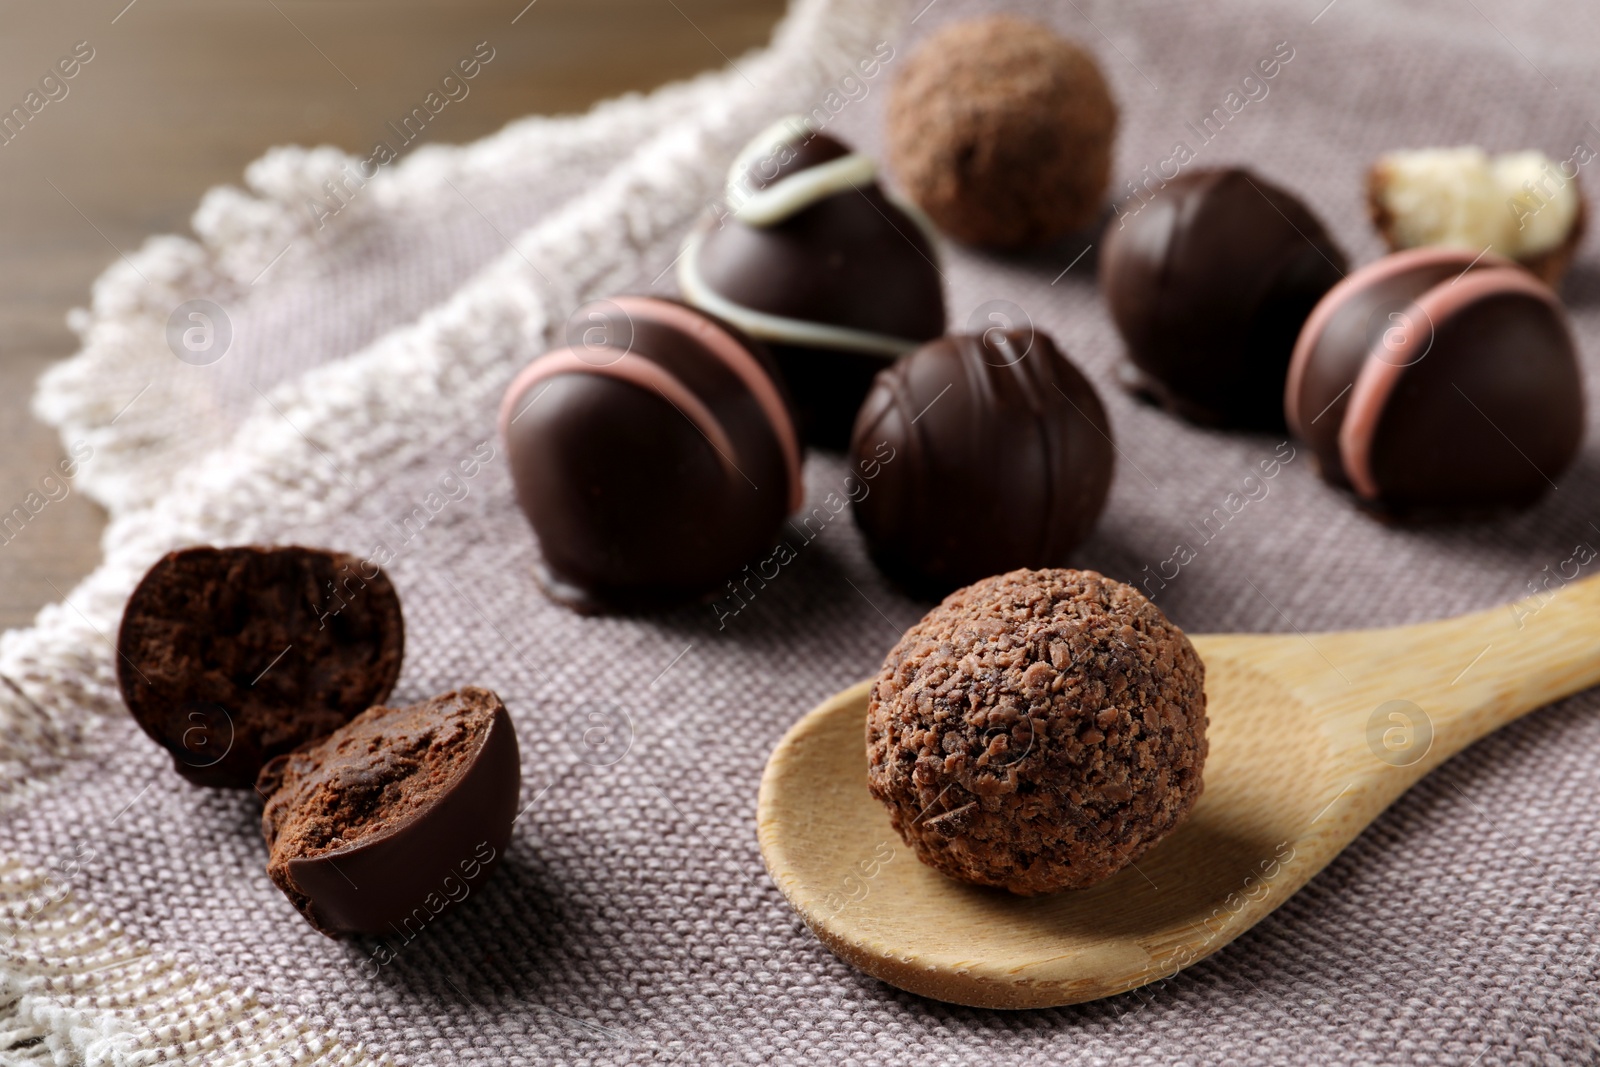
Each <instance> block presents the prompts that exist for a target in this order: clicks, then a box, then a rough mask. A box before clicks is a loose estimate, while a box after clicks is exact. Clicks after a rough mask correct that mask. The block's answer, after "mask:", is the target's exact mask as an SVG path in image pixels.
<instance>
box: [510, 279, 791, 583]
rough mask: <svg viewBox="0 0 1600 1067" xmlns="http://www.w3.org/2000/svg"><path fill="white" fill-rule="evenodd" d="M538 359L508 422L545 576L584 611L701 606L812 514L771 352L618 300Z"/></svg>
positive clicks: (663, 303)
mask: <svg viewBox="0 0 1600 1067" xmlns="http://www.w3.org/2000/svg"><path fill="white" fill-rule="evenodd" d="M578 318H579V319H580V320H581V321H584V322H589V323H590V325H589V326H588V328H587V329H586V330H585V331H584V334H583V336H582V337H581V338H580V339H579V343H577V344H575V345H571V346H568V347H564V348H558V349H555V350H553V351H550V352H547V353H545V354H544V355H542V356H540V357H539V358H538V359H536V360H534V361H533V362H532V363H531V364H529V365H528V367H527V368H526V369H525V370H524V371H523V372H522V373H521V374H519V375H518V376H517V378H516V380H515V381H513V382H512V383H511V386H510V388H509V389H507V390H506V394H505V400H504V403H503V404H502V405H501V408H500V433H501V436H502V437H503V438H504V439H505V442H506V449H507V453H508V455H509V461H510V464H511V474H512V478H513V480H514V481H515V484H516V492H517V501H518V503H519V504H521V505H522V510H523V511H524V512H525V513H526V514H527V516H528V522H529V523H530V524H532V526H533V530H534V533H535V534H536V535H537V536H538V538H539V549H540V557H541V558H540V560H539V562H538V564H537V565H536V571H535V574H536V576H537V577H538V578H539V580H540V582H541V583H542V584H543V586H544V588H545V589H546V591H547V592H549V594H550V595H551V596H552V597H553V598H554V599H556V600H558V601H560V602H562V603H565V604H567V605H569V606H571V607H573V608H576V609H578V610H580V611H604V610H633V609H643V608H652V607H657V606H664V605H669V604H673V603H678V602H682V601H686V600H691V599H694V598H695V597H698V596H700V595H702V594H705V593H708V592H710V591H711V590H713V589H714V588H715V587H716V586H717V585H718V583H719V582H721V581H722V579H724V578H726V577H727V576H728V575H730V574H732V573H733V572H734V571H736V570H738V569H739V567H740V566H742V565H743V564H745V563H746V562H748V561H750V560H751V559H753V558H755V557H756V556H757V555H758V554H760V553H761V552H763V551H765V550H766V549H767V548H769V547H770V546H771V545H772V543H773V541H774V540H775V538H776V537H777V533H778V529H779V526H780V524H781V523H782V522H783V519H784V517H785V516H786V515H788V514H789V513H790V512H791V511H793V510H794V509H795V508H797V507H799V505H800V500H801V492H802V486H801V482H800V444H799V441H798V438H797V436H796V434H795V429H794V422H793V417H792V415H791V414H790V410H789V406H788V403H787V401H786V400H785V398H784V396H783V393H782V390H781V389H780V388H779V386H778V384H777V381H776V378H775V374H776V371H775V370H774V369H773V368H772V366H771V364H770V361H769V359H768V357H767V356H766V353H765V352H764V351H763V350H762V348H761V346H760V345H759V344H755V343H753V342H751V341H750V339H749V338H747V337H744V336H743V335H742V334H740V333H739V332H738V331H737V330H735V329H733V328H731V327H729V326H728V325H727V324H726V323H723V322H721V321H719V320H717V319H715V318H712V317H711V316H709V315H706V314H705V313H703V312H700V311H697V310H695V309H694V308H691V307H687V306H685V305H683V304H679V303H676V302H674V301H670V300H659V299H656V298H654V297H639V296H620V297H616V298H615V299H613V300H604V301H599V302H597V303H596V304H593V305H591V306H590V307H589V308H588V309H584V310H583V313H582V314H581V315H580V316H578Z"/></svg>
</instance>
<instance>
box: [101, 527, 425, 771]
mask: <svg viewBox="0 0 1600 1067" xmlns="http://www.w3.org/2000/svg"><path fill="white" fill-rule="evenodd" d="M404 647H405V626H404V621H403V619H402V617H401V614H400V599H399V597H398V596H397V595H396V594H395V591H394V586H393V585H391V584H390V583H389V579H388V577H386V576H385V575H384V573H383V571H382V570H381V569H379V568H378V567H377V565H375V564H372V563H369V562H365V561H363V560H360V559H358V558H357V557H355V556H348V555H345V554H343V553H340V552H329V551H326V550H323V549H316V548H300V547H295V546H284V547H276V548H262V547H255V546H244V547H238V548H212V547H209V546H202V547H197V548H186V549H183V550H181V551H178V552H172V553H169V554H167V555H166V556H163V557H162V558H161V559H160V560H159V561H157V563H156V564H155V566H153V567H151V568H150V570H149V571H148V572H147V573H146V574H145V576H144V577H143V578H142V579H141V580H140V581H139V585H138V587H137V588H135V589H134V591H133V595H132V596H131V597H129V598H128V604H127V607H126V608H125V609H124V610H123V613H122V625H121V628H120V629H119V631H118V633H117V653H118V655H117V684H118V686H119V687H120V688H121V690H122V698H123V700H124V701H125V702H126V703H127V705H128V710H129V711H130V712H131V713H132V714H133V717H134V719H135V721H137V722H138V723H139V725H140V726H141V727H143V729H144V732H145V733H147V734H149V735H150V736H151V737H152V738H154V739H155V740H156V741H158V742H159V743H160V744H161V745H163V746H164V747H165V748H166V749H167V750H168V751H169V752H171V753H172V763H173V766H174V767H175V768H176V769H177V771H178V773H179V774H181V775H183V776H184V777H185V778H187V779H188V780H189V781H191V782H193V783H195V784H196V785H208V786H227V787H233V788H239V789H247V788H249V787H250V786H251V785H252V784H254V782H255V780H256V773H257V772H258V771H259V770H260V769H261V765H262V764H264V763H266V762H267V760H269V759H271V758H272V757H274V756H276V755H278V754H279V753H283V752H287V751H289V750H290V749H292V748H294V747H295V746H296V745H299V744H301V743H303V742H305V741H310V740H312V739H314V738H318V737H322V736H323V735H324V734H327V733H329V732H331V731H332V730H334V729H335V728H336V727H338V726H341V725H343V724H344V723H346V722H348V721H349V720H350V719H352V718H354V717H355V716H356V715H358V714H360V713H361V712H363V711H365V710H366V709H367V708H368V707H370V706H371V705H373V704H375V703H377V702H378V701H381V700H383V699H384V698H385V697H387V696H388V695H389V691H390V690H391V689H393V688H394V683H395V679H396V678H397V677H399V674H400V658H401V653H402V650H403V649H404Z"/></svg>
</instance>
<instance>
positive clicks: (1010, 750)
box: [867, 570, 1207, 895]
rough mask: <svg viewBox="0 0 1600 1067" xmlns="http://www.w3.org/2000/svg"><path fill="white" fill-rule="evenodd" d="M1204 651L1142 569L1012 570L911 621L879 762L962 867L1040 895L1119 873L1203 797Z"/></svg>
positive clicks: (914, 829)
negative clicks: (1139, 584) (1142, 588)
mask: <svg viewBox="0 0 1600 1067" xmlns="http://www.w3.org/2000/svg"><path fill="white" fill-rule="evenodd" d="M1206 723H1207V719H1206V694H1205V667H1204V665H1203V664H1202V663H1201V662H1200V657H1199V656H1198V655H1196V654H1195V650H1194V647H1193V646H1192V645H1190V644H1189V640H1188V638H1186V637H1184V636H1183V632H1182V631H1181V630H1179V629H1178V628H1177V627H1176V626H1174V625H1172V623H1170V622H1168V621H1167V618H1166V616H1165V615H1163V614H1162V613H1161V612H1160V610H1158V609H1157V608H1156V606H1155V605H1154V604H1152V603H1150V601H1148V600H1146V599H1145V598H1144V596H1143V595H1142V594H1141V593H1140V592H1139V591H1138V590H1136V589H1134V588H1133V587H1132V586H1127V585H1123V584H1122V583H1121V582H1115V581H1112V580H1111V579H1109V578H1105V577H1103V576H1101V575H1099V574H1096V573H1094V572H1093V571H1073V570H1042V571H1026V570H1022V571H1012V572H1011V573H1009V574H1001V575H997V576H996V577H993V578H986V579H984V580H983V581H981V582H978V583H977V584H975V585H971V586H968V587H967V588H965V589H962V590H959V591H957V592H955V593H952V594H951V595H950V596H948V597H946V598H945V601H944V603H942V604H940V605H939V606H938V607H937V608H934V609H933V610H932V611H930V612H929V613H928V614H927V615H926V616H924V617H923V619H922V621H921V622H919V623H917V624H916V625H915V626H913V627H912V628H911V629H910V630H907V631H906V634H905V636H904V637H902V638H901V639H900V643H899V644H897V645H895V647H894V650H893V651H891V652H890V653H889V657H888V659H886V660H885V661H884V664H883V670H882V671H881V672H880V673H879V675H878V679H877V681H876V683H874V685H873V687H872V694H871V697H870V698H869V701H868V704H867V760H868V767H867V775H868V779H867V780H868V785H869V786H870V788H871V789H872V795H873V796H875V797H877V798H878V799H879V800H881V801H882V802H883V803H884V804H885V805H886V806H887V807H888V809H889V817H890V820H891V821H892V822H893V824H894V828H895V829H896V830H898V831H899V833H900V836H901V837H903V838H904V839H905V841H906V844H908V845H910V846H911V847H912V849H914V850H915V851H916V853H917V856H918V857H919V858H920V859H921V860H922V861H923V862H924V863H927V864H928V865H929V866H931V867H934V868H936V869H938V870H940V871H942V872H944V873H945V874H947V875H949V876H951V877H952V878H959V879H961V880H962V881H967V882H976V883H978V884H980V885H992V886H1000V887H1003V888H1005V889H1009V890H1010V891H1011V892H1013V893H1018V894H1022V895H1033V894H1036V893H1049V892H1052V891H1054V890H1057V889H1082V888H1084V887H1086V886H1091V885H1094V884H1095V883H1096V882H1099V881H1102V880H1104V879H1106V878H1109V877H1111V876H1112V875H1113V874H1115V873H1117V872H1118V871H1120V870H1122V869H1123V868H1124V867H1126V866H1127V865H1128V864H1130V863H1133V862H1135V861H1136V860H1137V859H1138V858H1139V857H1140V856H1142V855H1144V854H1145V853H1146V852H1148V851H1149V850H1150V849H1151V848H1152V847H1153V846H1154V845H1155V844H1156V842H1158V841H1160V840H1161V839H1162V838H1163V837H1165V836H1166V835H1167V834H1168V833H1170V832H1171V831H1172V829H1173V828H1174V827H1176V826H1177V825H1178V823H1179V822H1180V821H1182V819H1183V817H1184V816H1185V815H1187V814H1188V813H1189V810H1190V809H1191V808H1193V807H1194V803H1195V801H1196V800H1198V799H1199V797H1200V791H1201V788H1202V782H1201V770H1202V768H1203V767H1204V765H1205V759H1206Z"/></svg>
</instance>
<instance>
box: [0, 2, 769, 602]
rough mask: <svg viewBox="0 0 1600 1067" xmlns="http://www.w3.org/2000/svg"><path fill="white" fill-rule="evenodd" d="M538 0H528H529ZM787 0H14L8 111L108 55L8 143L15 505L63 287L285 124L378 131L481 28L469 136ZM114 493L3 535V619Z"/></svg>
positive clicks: (3, 203) (658, 62) (636, 83)
mask: <svg viewBox="0 0 1600 1067" xmlns="http://www.w3.org/2000/svg"><path fill="white" fill-rule="evenodd" d="M525 4H526V6H524V5H525ZM782 7H783V4H782V2H781V0H533V2H532V3H527V0H492V2H491V0H427V2H422V0H387V2H384V3H378V2H376V0H339V2H338V3H332V2H329V0H234V2H221V0H133V2H132V3H128V0H8V2H7V3H6V4H5V5H4V7H3V8H0V71H3V72H4V73H3V74H0V104H3V108H0V111H6V112H9V110H10V108H11V107H12V105H14V104H21V103H23V100H24V97H25V96H26V95H27V94H28V92H29V91H30V90H32V89H35V87H36V86H37V85H38V83H39V81H40V79H41V77H43V76H44V75H45V74H47V73H48V72H49V71H50V70H51V68H52V67H53V66H54V65H55V64H56V62H57V60H58V59H60V58H61V57H63V56H67V55H69V54H70V53H72V51H73V49H74V46H75V45H78V43H79V42H88V46H87V47H89V48H92V49H93V59H92V60H91V61H90V62H89V63H88V64H87V65H85V66H83V67H82V69H81V70H80V71H79V72H78V73H77V76H76V77H74V78H73V79H71V80H70V81H68V82H66V83H65V88H66V95H65V96H60V89H59V88H57V87H55V86H54V85H52V86H49V89H50V92H51V94H52V95H53V96H57V97H59V99H53V100H51V102H49V103H48V104H46V105H45V107H44V108H43V109H42V110H40V111H39V113H38V115H37V116H36V117H35V118H34V119H33V120H32V121H30V122H29V123H28V124H27V125H26V126H25V127H24V128H23V130H22V132H21V133H20V134H18V135H16V136H15V137H14V138H13V139H11V140H9V141H8V142H5V143H0V183H3V184H0V188H3V189H4V195H3V196H0V512H5V511H9V510H10V509H11V507H12V506H14V505H15V504H18V503H20V502H21V501H22V499H23V497H24V496H26V495H27V493H28V492H29V491H30V490H32V489H34V488H36V487H37V485H38V482H39V479H40V478H41V477H43V476H45V475H46V474H48V473H50V472H51V471H52V470H53V469H54V468H55V465H56V463H57V462H58V461H59V460H60V459H62V458H63V452H62V447H61V443H60V441H59V440H58V439H57V437H56V435H55V433H54V431H52V430H50V429H49V428H47V427H45V426H43V425H41V424H40V423H39V422H37V421H36V420H35V419H34V418H33V417H32V415H31V414H30V413H29V410H28V404H29V398H30V396H31V394H32V391H33V383H34V380H35V379H36V378H37V377H38V375H39V373H40V372H41V371H42V370H43V369H44V368H45V367H46V366H47V365H48V364H49V363H50V362H52V361H54V360H57V359H60V358H62V357H64V356H68V355H71V354H72V352H73V351H74V350H75V347H76V341H75V338H74V337H73V335H72V334H71V333H70V332H69V331H68V330H67V328H66V325H65V323H64V316H65V315H66V313H67V311H68V309H70V308H72V307H75V306H80V305H83V304H85V303H87V299H88V291H89V286H90V284H91V283H92V282H93V280H94V278H95V277H96V275H98V274H99V273H100V271H101V270H102V269H104V267H105V266H106V265H107V264H108V263H110V262H111V261H112V260H113V259H115V258H116V256H117V250H118V249H121V250H124V251H127V250H131V249H133V248H136V247H138V246H139V245H140V244H141V243H142V242H143V241H144V239H145V238H146V237H147V236H149V235H151V234H158V233H172V232H179V233H187V232H189V228H188V219H189V215H190V213H191V212H192V211H193V209H194V206H195V204H196V203H197V202H198V200H199V198H200V195H201V194H202V193H203V192H204V191H205V190H206V189H207V188H209V187H211V186H213V185H217V184H222V183H230V182H237V181H238V180H239V176H240V173H241V171H242V170H243V168H244V166H245V165H246V164H247V163H249V162H250V161H251V160H253V159H255V158H256V157H257V156H259V155H260V154H261V153H262V152H263V151H264V150H266V149H267V148H269V147H271V146H272V145H276V144H285V143H300V144H334V145H338V146H339V147H341V148H345V149H350V150H356V149H361V148H364V147H366V146H368V145H370V144H371V143H372V141H373V139H374V137H375V136H377V135H379V134H380V133H381V132H382V131H383V128H384V123H385V122H386V121H387V120H388V119H389V118H392V117H393V116H394V115H395V114H398V113H400V112H402V111H404V110H405V109H407V108H409V107H410V106H411V104H412V103H414V101H415V99H416V98H417V97H419V96H420V95H422V94H423V93H425V92H426V91H427V90H428V89H430V88H432V87H433V85H434V83H435V82H437V80H438V76H439V74H440V72H441V71H444V70H445V69H446V68H447V67H449V66H450V64H452V63H453V62H454V61H455V60H456V59H457V58H458V57H459V56H461V55H464V54H466V53H467V52H469V51H471V48H472V46H473V45H474V44H476V43H477V42H479V41H485V40H487V41H489V42H490V43H491V44H492V45H493V46H494V48H495V50H496V53H497V54H496V58H495V62H494V64H493V65H492V66H489V67H486V68H485V70H484V73H483V75H482V76H481V77H480V78H479V79H478V80H477V81H476V82H474V84H473V90H472V99H473V105H472V106H471V107H463V108H459V109H458V108H450V109H449V110H448V111H447V112H445V113H444V114H442V115H441V116H440V121H438V122H436V123H433V124H430V125H429V126H428V128H427V133H426V136H425V137H424V138H423V139H424V140H441V141H449V142H462V141H470V140H473V139H475V138H478V137H481V136H483V135H485V134H488V133H491V132H493V131H494V130H496V129H498V128H499V127H500V126H502V125H504V124H505V122H506V121H508V120H509V119H512V118H515V117H517V116H519V115H523V114H528V113H531V112H544V113H558V112H570V111H575V110H581V109H583V108H584V107H586V106H587V105H589V104H590V103H592V102H594V101H596V100H600V99H603V98H605V97H608V96H612V95H614V94H616V93H619V92H623V91H625V90H628V89H647V88H650V87H652V86H655V85H659V84H660V83H662V82H664V81H667V80H670V79H673V78H677V77H682V76H685V75H688V74H692V73H694V72H695V71H697V70H702V69H705V68H708V67H715V66H719V65H722V64H723V63H724V62H725V61H726V59H727V58H729V57H737V56H738V55H739V53H741V52H743V51H745V50H746V49H749V48H751V47H754V46H756V45H759V44H761V43H763V42H764V41H765V40H766V39H767V37H768V35H769V34H770V32H771V28H772V25H773V23H774V22H775V21H776V19H777V17H778V15H779V14H780V13H781V10H782ZM104 522H105V516H104V513H103V512H102V511H101V510H100V509H99V508H98V507H97V506H96V505H95V504H93V503H92V502H90V501H88V500H87V499H86V498H84V497H83V496H82V495H81V494H78V493H73V494H71V495H70V496H68V497H67V498H65V499H64V500H61V501H59V502H54V503H52V504H51V505H50V506H49V508H47V509H46V510H45V511H43V512H40V514H39V516H38V518H36V519H35V520H34V521H32V522H30V523H29V524H28V525H27V526H26V527H25V528H24V529H23V531H22V533H21V534H20V535H19V536H17V537H16V538H14V539H13V540H11V541H10V542H8V543H5V544H3V545H0V628H3V627H13V626H22V625H26V624H27V623H28V622H29V621H30V620H31V619H32V618H33V615H34V613H35V612H36V611H37V610H38V609H39V607H40V606H42V605H44V604H46V603H48V602H50V601H53V600H58V599H60V593H58V590H60V591H61V592H65V591H66V590H68V589H70V588H71V586H72V585H73V584H74V583H75V582H77V581H78V579H80V578H81V577H82V576H83V575H85V574H87V573H88V572H89V570H90V569H92V568H93V566H94V565H95V563H96V562H97V561H98V559H99V538H100V531H101V529H102V527H103V526H104Z"/></svg>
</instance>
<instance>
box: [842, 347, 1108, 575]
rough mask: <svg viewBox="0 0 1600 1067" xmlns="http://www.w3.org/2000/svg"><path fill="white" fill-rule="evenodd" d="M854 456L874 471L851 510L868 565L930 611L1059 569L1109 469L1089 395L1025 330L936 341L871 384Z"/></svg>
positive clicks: (1100, 498) (1101, 496)
mask: <svg viewBox="0 0 1600 1067" xmlns="http://www.w3.org/2000/svg"><path fill="white" fill-rule="evenodd" d="M850 451H851V457H852V459H854V460H855V464H854V465H855V467H856V469H857V470H861V471H866V470H868V469H873V468H876V469H877V470H878V474H877V476H876V477H875V478H874V479H873V480H872V482H871V488H870V491H869V492H868V493H867V495H866V496H864V497H861V498H859V499H857V500H856V501H855V504H854V511H855V517H856V524H857V525H858V526H860V527H861V531H862V533H863V534H865V535H866V539H867V545H868V547H869V549H870V551H871V553H872V558H873V559H874V561H876V562H877V564H878V566H880V567H881V568H883V570H884V572H885V573H886V574H888V575H889V576H890V577H891V578H894V579H895V580H896V581H897V582H899V583H900V584H901V585H903V586H905V587H906V588H908V589H910V590H911V591H913V592H915V593H919V594H921V595H924V596H928V597H940V596H943V595H944V594H946V593H948V592H949V591H950V590H952V589H954V588H956V587H957V586H961V585H966V584H967V583H969V582H973V581H976V580H978V579H979V578H984V577H987V576H988V575H991V574H998V573H1000V572H1002V571H1010V570H1015V569H1016V568H1018V567H1049V566H1058V565H1060V564H1062V563H1065V562H1066V561H1067V558H1068V556H1069V555H1070V553H1071V552H1072V550H1073V549H1074V548H1076V547H1077V546H1078V545H1079V544H1080V543H1081V542H1082V541H1083V539H1084V538H1085V537H1087V536H1088V535H1089V532H1090V531H1091V530H1092V529H1093V528H1094V524H1095V520H1096V519H1098V518H1099V516H1100V511H1101V509H1102V508H1103V507H1104V506H1105V501H1106V493H1107V492H1108V491H1109V489H1110V487H1111V472H1112V465H1113V460H1114V458H1115V457H1114V455H1113V452H1114V447H1113V445H1112V443H1111V427H1110V424H1109V423H1108V422H1107V421H1106V413H1105V408H1103V407H1102V406H1101V404H1100V397H1099V395H1098V394H1096V393H1095V390H1094V386H1093V385H1091V384H1089V380H1088V379H1087V378H1085V377H1084V376H1083V375H1082V374H1081V373H1080V372H1079V371H1078V368H1077V367H1075V366H1073V365H1072V363H1071V362H1070V361H1069V360H1068V359H1067V357H1066V356H1064V355H1062V354H1061V351H1060V350H1059V349H1058V348H1056V346H1055V343H1054V342H1053V341H1051V340H1050V338H1049V337H1048V336H1047V335H1045V334H1044V333H1042V332H1040V331H1038V330H1034V329H1032V328H1029V329H1025V330H999V329H992V330H987V331H985V332H984V333H981V334H957V335H953V336H949V337H941V338H940V339H939V340H937V341H933V342H931V343H929V344H926V345H923V346H922V347H921V348H919V349H917V350H916V351H915V352H913V353H912V354H911V355H909V356H906V357H905V358H904V359H902V360H900V361H899V362H897V363H896V364H895V365H894V366H892V367H890V368H889V369H887V370H885V371H883V372H881V373H880V374H879V375H878V377H877V380H876V381H875V382H873V385H872V391H871V392H870V393H868V394H867V402H866V403H865V404H864V405H862V408H861V415H860V417H859V418H857V420H856V426H855V435H854V437H853V439H852V441H851V445H850ZM886 457H889V458H887V459H886Z"/></svg>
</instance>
